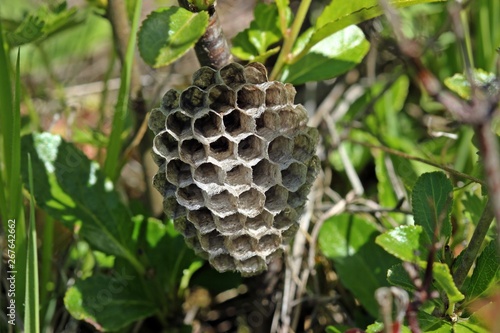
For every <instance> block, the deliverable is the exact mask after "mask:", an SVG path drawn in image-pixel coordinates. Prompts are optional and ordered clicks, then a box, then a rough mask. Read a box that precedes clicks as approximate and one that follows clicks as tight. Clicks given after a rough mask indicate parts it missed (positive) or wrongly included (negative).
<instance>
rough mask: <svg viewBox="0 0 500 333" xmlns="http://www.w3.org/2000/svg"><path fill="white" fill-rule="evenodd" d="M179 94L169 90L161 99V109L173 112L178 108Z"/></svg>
mask: <svg viewBox="0 0 500 333" xmlns="http://www.w3.org/2000/svg"><path fill="white" fill-rule="evenodd" d="M179 96H180V93H179V92H178V91H177V90H175V89H170V90H169V91H167V92H166V93H165V95H163V98H162V99H161V107H162V108H163V109H165V110H166V111H170V110H173V109H175V108H178V107H179Z"/></svg>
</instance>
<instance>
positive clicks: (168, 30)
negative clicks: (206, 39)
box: [138, 7, 208, 68]
mask: <svg viewBox="0 0 500 333" xmlns="http://www.w3.org/2000/svg"><path fill="white" fill-rule="evenodd" d="M207 26H208V13H207V12H205V11H202V12H199V13H192V12H190V11H188V10H186V9H184V8H180V7H169V8H163V9H159V10H156V11H154V12H152V13H151V14H149V16H148V17H147V18H146V19H145V20H144V22H143V23H142V26H141V28H140V29H139V34H138V39H139V41H138V46H139V52H140V54H141V57H142V59H144V61H145V62H146V63H148V64H149V65H151V66H153V67H155V68H158V67H161V66H166V65H168V64H170V63H172V62H173V61H175V60H176V59H178V58H180V57H181V56H182V55H184V54H185V53H186V52H187V51H189V49H191V47H193V45H194V44H195V43H196V42H197V41H198V39H200V37H201V36H203V34H204V33H205V30H206V28H207Z"/></svg>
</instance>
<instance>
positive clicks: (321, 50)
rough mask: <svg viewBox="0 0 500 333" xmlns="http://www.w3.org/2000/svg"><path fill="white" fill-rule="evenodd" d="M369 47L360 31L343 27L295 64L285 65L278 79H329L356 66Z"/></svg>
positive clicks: (291, 80) (302, 80) (289, 80)
mask: <svg viewBox="0 0 500 333" xmlns="http://www.w3.org/2000/svg"><path fill="white" fill-rule="evenodd" d="M369 47H370V43H368V41H367V40H366V39H365V36H364V34H363V32H362V31H361V29H359V28H358V27H356V26H350V27H347V28H346V29H344V30H342V31H339V32H337V33H335V34H333V35H331V36H329V37H328V38H325V39H324V40H322V41H321V42H320V43H318V44H316V45H314V47H312V48H311V49H310V50H309V52H308V53H307V54H306V55H305V56H303V57H302V58H300V59H299V60H298V61H297V62H296V63H293V64H287V65H285V66H284V68H283V74H282V76H281V80H282V81H284V82H290V83H293V84H302V83H305V82H308V81H320V80H326V79H331V78H333V77H336V76H338V75H341V74H343V73H345V72H347V71H348V70H350V69H352V68H353V67H354V66H356V65H357V64H358V63H360V62H361V60H363V58H364V56H365V55H366V53H367V52H368V49H369Z"/></svg>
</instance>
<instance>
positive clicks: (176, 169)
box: [166, 159, 193, 187]
mask: <svg viewBox="0 0 500 333" xmlns="http://www.w3.org/2000/svg"><path fill="white" fill-rule="evenodd" d="M166 170H167V180H168V181H169V182H171V183H172V184H174V185H175V186H178V187H185V186H187V185H189V184H191V183H192V182H193V178H192V177H191V167H190V166H189V164H187V163H184V162H182V161H180V160H177V159H175V160H171V161H169V162H168V163H167V165H166Z"/></svg>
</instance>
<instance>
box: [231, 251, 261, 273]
mask: <svg viewBox="0 0 500 333" xmlns="http://www.w3.org/2000/svg"><path fill="white" fill-rule="evenodd" d="M236 267H237V269H238V271H240V272H241V275H242V276H250V275H254V274H255V273H258V272H262V271H263V270H264V269H266V261H265V260H264V259H262V258H261V257H259V256H255V257H251V258H249V259H246V260H242V261H237V262H236Z"/></svg>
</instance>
